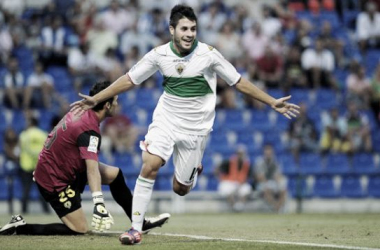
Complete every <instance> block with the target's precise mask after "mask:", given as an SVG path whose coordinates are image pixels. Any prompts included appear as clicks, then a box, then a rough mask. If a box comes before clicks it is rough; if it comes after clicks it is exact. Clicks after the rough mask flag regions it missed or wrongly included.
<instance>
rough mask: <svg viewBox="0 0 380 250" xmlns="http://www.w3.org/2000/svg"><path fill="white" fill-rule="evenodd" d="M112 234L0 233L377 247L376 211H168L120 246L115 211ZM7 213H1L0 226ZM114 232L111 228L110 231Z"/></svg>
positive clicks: (106, 240)
mask: <svg viewBox="0 0 380 250" xmlns="http://www.w3.org/2000/svg"><path fill="white" fill-rule="evenodd" d="M24 218H25V220H26V222H27V223H50V222H58V221H59V219H58V218H56V216H54V215H49V216H45V215H26V216H24ZM114 218H115V225H114V226H113V227H112V231H113V232H111V233H108V234H104V235H93V234H88V235H84V236H16V235H15V236H0V249H3V250H8V249H25V250H31V249H37V250H43V249H46V250H51V249H76V250H82V249H83V250H84V249H99V250H110V249H125V248H131V247H133V248H138V249H139V250H143V249H154V250H164V249H165V250H168V249H176V250H177V249H179V250H184V249H189V250H190V249H192V250H193V249H196V250H208V249H210V250H211V249H212V250H217V249H226V250H227V249H228V250H231V249H234V250H235V249H267V250H270V249H295V250H298V249H308V250H309V249H358V250H365V249H380V214H281V215H278V214H258V213H241V214H229V213H219V214H173V215H172V217H171V219H170V221H169V223H168V224H165V225H164V227H162V228H160V229H157V230H154V231H152V234H148V235H144V236H143V241H142V244H141V245H138V246H125V245H121V244H120V243H119V241H118V235H119V232H117V231H123V230H125V229H127V228H128V227H130V223H129V222H128V219H127V218H126V217H125V216H122V215H115V216H114ZM9 219H10V216H7V215H1V216H0V224H1V225H3V224H5V223H7V222H8V221H9ZM115 231H116V232H115Z"/></svg>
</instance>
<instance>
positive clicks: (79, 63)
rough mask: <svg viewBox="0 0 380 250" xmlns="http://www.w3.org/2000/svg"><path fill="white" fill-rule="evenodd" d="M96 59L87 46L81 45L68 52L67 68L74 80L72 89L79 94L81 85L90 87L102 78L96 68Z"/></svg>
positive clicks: (85, 44)
mask: <svg viewBox="0 0 380 250" xmlns="http://www.w3.org/2000/svg"><path fill="white" fill-rule="evenodd" d="M97 63H98V60H97V57H96V55H95V54H94V53H93V52H92V51H90V48H89V44H88V43H83V44H81V45H80V46H79V47H78V48H76V47H74V48H71V49H70V50H69V54H68V63H67V64H68V66H69V71H70V73H71V75H72V76H73V78H74V87H75V89H76V91H78V92H80V90H81V89H82V86H83V85H88V86H90V85H92V84H93V83H94V82H96V81H97V80H99V77H100V78H102V76H103V74H102V73H101V72H100V71H99V70H98V68H97Z"/></svg>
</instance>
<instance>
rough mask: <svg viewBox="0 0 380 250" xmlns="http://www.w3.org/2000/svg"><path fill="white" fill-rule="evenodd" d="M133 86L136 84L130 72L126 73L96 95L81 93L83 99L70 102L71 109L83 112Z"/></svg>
mask: <svg viewBox="0 0 380 250" xmlns="http://www.w3.org/2000/svg"><path fill="white" fill-rule="evenodd" d="M133 87H134V84H133V83H132V81H131V79H130V78H129V76H128V74H125V75H123V76H121V77H119V78H118V79H117V80H116V81H114V82H113V83H112V84H111V85H110V86H109V87H108V88H106V89H104V90H102V91H100V92H99V93H97V94H96V95H94V96H88V95H84V94H81V93H79V96H80V97H81V98H82V100H80V101H76V102H73V103H72V104H70V107H71V111H73V112H74V113H77V114H80V113H83V112H84V111H85V110H88V109H90V108H93V107H94V106H96V104H98V103H99V102H102V101H104V100H107V99H108V98H111V97H112V96H115V95H118V94H120V93H122V92H126V91H128V90H130V89H132V88H133Z"/></svg>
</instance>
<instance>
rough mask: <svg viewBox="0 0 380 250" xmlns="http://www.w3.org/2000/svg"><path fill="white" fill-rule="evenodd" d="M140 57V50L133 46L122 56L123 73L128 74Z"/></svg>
mask: <svg viewBox="0 0 380 250" xmlns="http://www.w3.org/2000/svg"><path fill="white" fill-rule="evenodd" d="M140 57H141V53H140V49H139V47H138V46H133V47H132V48H131V49H130V50H129V51H128V52H127V53H126V54H125V55H124V62H123V64H124V69H125V72H128V71H129V70H130V69H131V68H132V67H133V65H135V64H136V63H137V62H138V61H139V60H140Z"/></svg>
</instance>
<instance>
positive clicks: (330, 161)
mask: <svg viewBox="0 0 380 250" xmlns="http://www.w3.org/2000/svg"><path fill="white" fill-rule="evenodd" d="M324 172H325V173H327V174H347V173H349V172H350V165H349V160H348V157H347V155H345V154H329V155H327V158H326V167H325V169H324Z"/></svg>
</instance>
